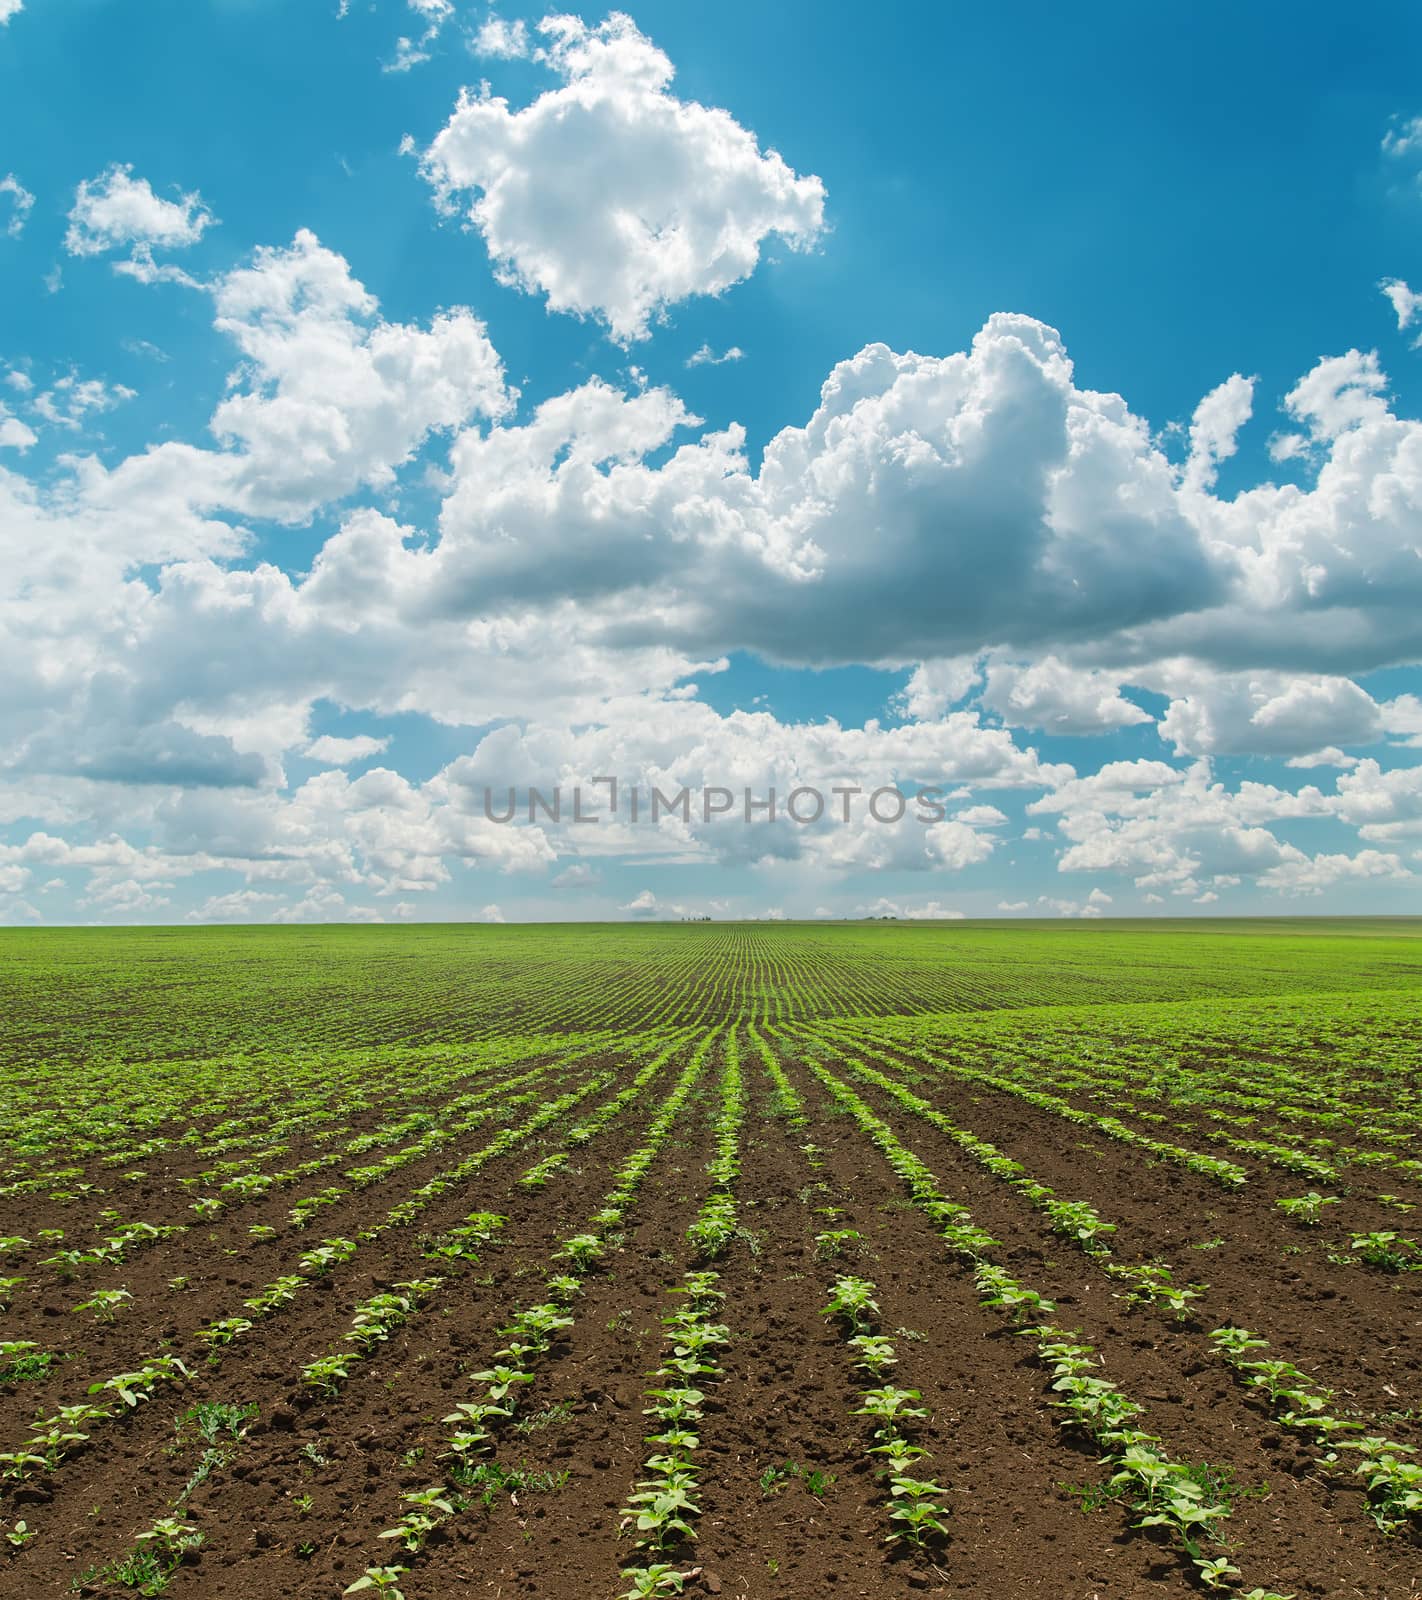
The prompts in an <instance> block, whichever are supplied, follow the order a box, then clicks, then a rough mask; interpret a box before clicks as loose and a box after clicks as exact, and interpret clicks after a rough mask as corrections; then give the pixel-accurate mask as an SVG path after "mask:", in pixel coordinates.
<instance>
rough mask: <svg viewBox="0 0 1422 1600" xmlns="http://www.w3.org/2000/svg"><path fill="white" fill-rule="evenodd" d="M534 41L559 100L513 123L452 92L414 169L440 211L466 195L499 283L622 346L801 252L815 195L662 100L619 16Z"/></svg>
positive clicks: (781, 168)
mask: <svg viewBox="0 0 1422 1600" xmlns="http://www.w3.org/2000/svg"><path fill="white" fill-rule="evenodd" d="M538 30H539V32H540V33H541V34H542V36H543V38H544V40H545V41H546V42H545V45H544V46H543V48H542V49H541V50H540V51H539V57H540V59H541V60H543V61H544V62H546V64H547V65H548V66H549V67H551V68H552V69H553V71H555V72H556V73H557V74H558V75H559V76H560V77H561V78H562V80H563V82H562V85H561V86H560V87H559V88H556V89H550V90H548V91H547V92H545V93H544V94H542V95H540V96H539V97H538V98H537V99H536V100H534V101H533V103H532V104H531V105H528V106H525V107H524V108H522V109H521V110H518V111H511V110H510V108H509V104H508V101H507V100H504V99H502V98H497V97H494V96H492V95H490V94H488V93H487V92H486V93H483V94H480V95H477V96H474V95H470V94H469V93H467V92H466V93H464V94H463V95H462V96H461V97H460V101H459V104H458V106H457V107H456V108H455V110H454V112H453V114H452V115H451V117H450V119H449V122H448V123H447V125H446V126H445V128H444V129H443V131H442V132H441V133H440V134H439V135H438V137H437V138H436V139H435V140H434V142H433V144H432V145H431V146H430V148H429V149H428V150H427V151H426V153H425V156H424V160H423V163H422V167H423V171H424V172H425V175H426V176H427V177H428V179H429V181H430V182H431V184H433V185H434V187H435V189H436V192H437V194H438V197H439V200H440V203H441V204H442V205H443V206H445V207H447V208H449V209H451V210H452V209H453V208H454V206H455V204H456V198H457V197H458V196H459V195H461V194H462V193H464V192H466V191H471V190H474V191H478V193H477V197H476V198H475V199H474V200H473V202H472V203H471V204H470V205H469V218H470V221H471V223H472V224H473V226H474V227H476V228H477V229H478V230H479V232H480V233H481V234H482V235H483V237H484V242H485V244H486V245H487V247H488V250H489V254H490V257H491V258H492V260H493V262H494V264H495V268H496V270H497V271H498V273H499V275H500V277H501V278H502V279H503V281H505V282H507V283H510V284H514V285H516V286H517V287H519V288H521V289H524V290H525V291H527V292H529V293H541V294H543V295H545V296H546V297H547V301H548V305H549V307H550V309H552V310H554V311H567V312H573V313H575V314H578V315H583V316H596V317H599V318H600V319H601V320H603V321H604V322H606V323H607V325H608V327H609V329H610V330H611V332H612V335H613V337H614V338H616V339H618V340H619V341H621V342H623V343H627V342H630V341H632V340H635V339H641V338H645V337H646V336H647V333H648V325H649V323H650V321H651V320H652V319H653V318H655V317H656V316H658V315H659V314H660V313H662V312H663V311H664V310H665V309H666V308H667V307H669V306H672V305H675V304H676V303H678V302H679V301H682V300H685V299H687V298H689V297H690V296H692V295H707V294H719V293H721V292H722V291H723V290H725V289H728V288H730V287H731V286H732V285H733V284H735V283H739V282H740V281H741V280H742V279H743V278H747V277H749V276H750V274H751V273H752V272H753V271H754V270H755V267H756V265H757V263H758V261H759V259H760V252H761V248H762V245H763V243H764V241H765V239H766V237H767V236H768V235H771V234H777V235H779V236H780V237H781V238H782V239H784V240H785V242H786V243H787V244H789V245H790V246H791V247H792V248H796V249H801V248H805V247H807V246H809V245H810V244H811V243H813V241H814V240H815V238H816V237H817V236H818V234H819V232H820V229H821V227H822V225H823V213H824V185H823V184H822V183H821V182H820V180H819V179H818V178H815V177H798V176H797V175H796V174H795V173H794V172H792V171H791V169H790V168H789V167H788V166H787V165H786V164H785V162H784V161H783V160H782V159H781V158H780V156H779V155H777V154H776V153H775V152H774V151H768V152H762V151H761V150H760V148H759V146H758V144H757V142H756V139H755V136H754V134H752V133H750V132H749V131H747V130H746V129H745V128H743V127H741V126H740V125H739V124H738V123H737V122H736V121H735V120H734V118H732V117H731V116H730V115H729V114H728V113H727V112H725V111H719V110H713V109H710V108H708V107H706V106H702V105H699V104H697V103H696V102H695V101H683V100H678V99H677V98H676V97H675V96H674V95H672V94H671V93H669V92H668V88H667V85H668V84H669V83H670V81H671V78H672V73H673V69H672V65H671V62H670V61H669V60H668V59H667V57H666V56H665V55H664V54H663V53H662V52H661V51H660V50H658V49H657V48H656V46H655V45H653V44H652V42H651V41H650V40H649V39H647V38H646V37H644V36H643V35H642V34H641V33H639V32H638V30H637V28H636V26H635V24H634V23H633V22H632V20H631V19H630V18H629V17H627V16H625V15H623V14H622V13H620V12H614V13H613V14H612V15H611V16H610V17H608V19H607V20H606V21H605V22H604V23H602V24H601V25H600V26H599V27H596V28H589V27H587V26H586V25H585V24H584V23H583V22H581V21H580V20H579V19H578V18H576V17H572V16H549V17H545V18H544V20H543V21H542V22H540V23H539V25H538Z"/></svg>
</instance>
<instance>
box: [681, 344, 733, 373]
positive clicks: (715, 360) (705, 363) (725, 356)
mask: <svg viewBox="0 0 1422 1600" xmlns="http://www.w3.org/2000/svg"><path fill="white" fill-rule="evenodd" d="M744 359H745V351H744V350H742V349H741V347H740V346H739V345H738V344H733V345H728V346H727V347H726V349H724V350H723V351H722V352H721V353H720V355H717V354H716V352H715V351H714V350H713V349H712V348H711V346H710V345H709V344H703V345H700V346H698V348H697V349H695V350H693V351H692V352H691V354H690V355H689V356H688V357H687V358H686V364H687V366H688V367H721V366H725V364H726V363H727V362H728V361H742V360H744Z"/></svg>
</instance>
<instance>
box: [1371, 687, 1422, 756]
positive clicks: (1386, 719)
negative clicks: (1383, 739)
mask: <svg viewBox="0 0 1422 1600" xmlns="http://www.w3.org/2000/svg"><path fill="white" fill-rule="evenodd" d="M1378 711H1379V714H1380V716H1381V719H1382V725H1383V730H1384V732H1386V733H1387V734H1388V735H1389V736H1390V737H1392V738H1395V739H1398V740H1399V742H1400V743H1402V744H1404V745H1406V746H1407V747H1408V748H1409V749H1412V750H1422V699H1419V698H1418V697H1417V696H1416V695H1415V694H1400V695H1398V696H1397V698H1396V699H1395V700H1385V701H1384V702H1383V703H1382V705H1381V706H1379V707H1378Z"/></svg>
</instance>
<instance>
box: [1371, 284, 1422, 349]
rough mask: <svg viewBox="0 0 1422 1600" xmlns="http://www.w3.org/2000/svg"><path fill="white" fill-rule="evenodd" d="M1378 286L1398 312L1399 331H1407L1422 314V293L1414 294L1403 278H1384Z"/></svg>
mask: <svg viewBox="0 0 1422 1600" xmlns="http://www.w3.org/2000/svg"><path fill="white" fill-rule="evenodd" d="M1378 287H1379V288H1380V289H1381V290H1382V292H1383V293H1384V294H1385V295H1386V296H1387V298H1388V299H1389V301H1391V303H1392V309H1393V310H1394V311H1395V312H1396V313H1397V327H1398V332H1399V333H1405V332H1406V331H1407V329H1408V328H1410V327H1411V326H1412V324H1413V323H1414V322H1416V321H1417V319H1418V316H1419V314H1422V294H1414V293H1413V292H1412V290H1411V289H1409V288H1408V287H1407V285H1406V284H1405V283H1404V282H1403V281H1402V279H1401V278H1384V279H1383V281H1382V282H1381V283H1380V284H1379V285H1378ZM1420 337H1422V336H1420Z"/></svg>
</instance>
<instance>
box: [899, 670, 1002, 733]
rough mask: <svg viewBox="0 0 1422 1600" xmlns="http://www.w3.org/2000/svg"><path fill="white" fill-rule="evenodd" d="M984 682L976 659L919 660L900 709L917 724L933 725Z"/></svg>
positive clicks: (907, 685)
mask: <svg viewBox="0 0 1422 1600" xmlns="http://www.w3.org/2000/svg"><path fill="white" fill-rule="evenodd" d="M981 681H982V674H981V673H980V671H979V670H978V663H977V658H976V657H975V656H957V657H950V658H948V659H947V660H942V661H920V662H919V664H918V665H917V666H916V667H915V668H914V669H913V675H912V677H910V679H909V681H908V682H907V683H906V684H905V685H904V688H903V692H902V693H901V694H900V695H899V698H898V704H899V708H900V709H901V710H902V711H903V713H904V715H905V716H909V717H912V718H913V719H914V720H915V721H916V722H930V721H932V720H933V719H934V718H936V717H941V716H942V715H943V713H944V712H945V711H946V710H947V709H948V707H949V706H952V705H956V704H957V703H958V702H959V701H960V700H963V699H965V698H966V697H967V696H968V694H969V693H971V691H972V690H973V689H975V688H976V687H977V686H978V684H979V683H980V682H981Z"/></svg>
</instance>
